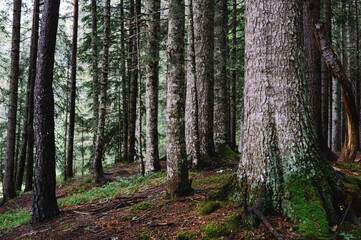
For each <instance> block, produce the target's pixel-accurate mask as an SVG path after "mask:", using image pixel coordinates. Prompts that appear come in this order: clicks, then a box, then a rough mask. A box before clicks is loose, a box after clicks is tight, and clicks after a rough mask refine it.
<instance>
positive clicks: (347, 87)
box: [315, 24, 359, 162]
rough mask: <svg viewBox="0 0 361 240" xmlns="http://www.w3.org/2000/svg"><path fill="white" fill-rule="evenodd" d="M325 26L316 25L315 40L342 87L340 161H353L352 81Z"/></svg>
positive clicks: (355, 136) (356, 136) (355, 115)
mask: <svg viewBox="0 0 361 240" xmlns="http://www.w3.org/2000/svg"><path fill="white" fill-rule="evenodd" d="M325 32H326V30H325V26H324V25H323V24H317V25H316V32H315V36H316V41H317V45H318V48H319V50H320V52H321V54H322V56H323V58H324V60H325V62H326V63H327V66H328V67H329V68H330V70H331V71H332V74H333V75H334V77H335V78H337V80H338V82H339V84H340V85H341V88H342V98H343V102H344V105H345V112H346V118H347V132H346V137H345V143H344V146H343V149H342V154H341V156H340V159H339V160H340V161H346V162H353V161H354V160H355V158H356V154H357V150H358V146H359V133H358V112H357V110H356V104H355V97H354V94H353V91H352V83H351V81H350V79H349V78H348V76H347V74H346V72H345V70H344V68H343V66H342V63H341V62H340V60H339V59H338V55H337V54H336V52H335V50H334V49H333V47H332V45H331V42H330V41H328V40H327V38H326V36H325Z"/></svg>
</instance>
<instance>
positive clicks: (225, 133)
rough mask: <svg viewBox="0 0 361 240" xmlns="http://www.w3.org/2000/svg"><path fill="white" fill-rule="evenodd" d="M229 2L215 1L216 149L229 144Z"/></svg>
mask: <svg viewBox="0 0 361 240" xmlns="http://www.w3.org/2000/svg"><path fill="white" fill-rule="evenodd" d="M227 3H228V0H215V8H216V9H215V18H214V25H215V28H214V33H215V38H214V39H215V46H214V126H213V127H214V142H215V145H216V148H218V147H219V146H224V145H226V144H229V142H230V141H229V132H230V131H229V125H230V121H229V114H228V111H229V109H228V106H229V102H228V99H227V97H228V91H229V89H227V86H228V84H227V82H228V79H227V58H228V54H227V50H228V49H227V25H228V11H227V10H228V4H227Z"/></svg>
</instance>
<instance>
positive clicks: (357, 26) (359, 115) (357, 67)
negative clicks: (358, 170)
mask: <svg viewBox="0 0 361 240" xmlns="http://www.w3.org/2000/svg"><path fill="white" fill-rule="evenodd" d="M355 30H356V37H355V40H356V42H355V44H356V49H355V50H356V74H355V78H356V79H355V88H356V90H355V95H356V96H355V97H356V100H355V101H356V112H357V113H358V119H359V120H358V121H359V122H358V125H359V124H360V118H361V112H360V55H359V54H360V38H359V21H358V3H357V0H355ZM357 131H358V129H357ZM358 134H359V138H360V132H359V131H358ZM358 144H359V143H358ZM359 149H360V144H359V146H358V147H357V150H359Z"/></svg>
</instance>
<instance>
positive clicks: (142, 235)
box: [135, 232, 151, 240]
mask: <svg viewBox="0 0 361 240" xmlns="http://www.w3.org/2000/svg"><path fill="white" fill-rule="evenodd" d="M135 235H136V236H137V239H139V240H147V239H150V238H151V234H150V233H148V232H135Z"/></svg>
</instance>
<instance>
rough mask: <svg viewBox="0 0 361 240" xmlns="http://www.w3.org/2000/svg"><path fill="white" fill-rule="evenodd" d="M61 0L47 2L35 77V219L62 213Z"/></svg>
mask: <svg viewBox="0 0 361 240" xmlns="http://www.w3.org/2000/svg"><path fill="white" fill-rule="evenodd" d="M59 5H60V0H48V1H45V4H44V12H43V19H42V25H41V37H40V40H39V53H38V66H37V74H36V81H35V89H34V93H35V102H34V106H35V126H36V164H35V182H34V198H33V216H32V218H31V223H38V222H41V221H43V220H45V219H49V218H52V217H54V216H56V215H58V214H59V209H58V205H57V202H56V196H55V186H56V173H55V138H54V96H53V86H52V85H53V71H54V54H55V42H56V32H57V29H58V19H59Z"/></svg>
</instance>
